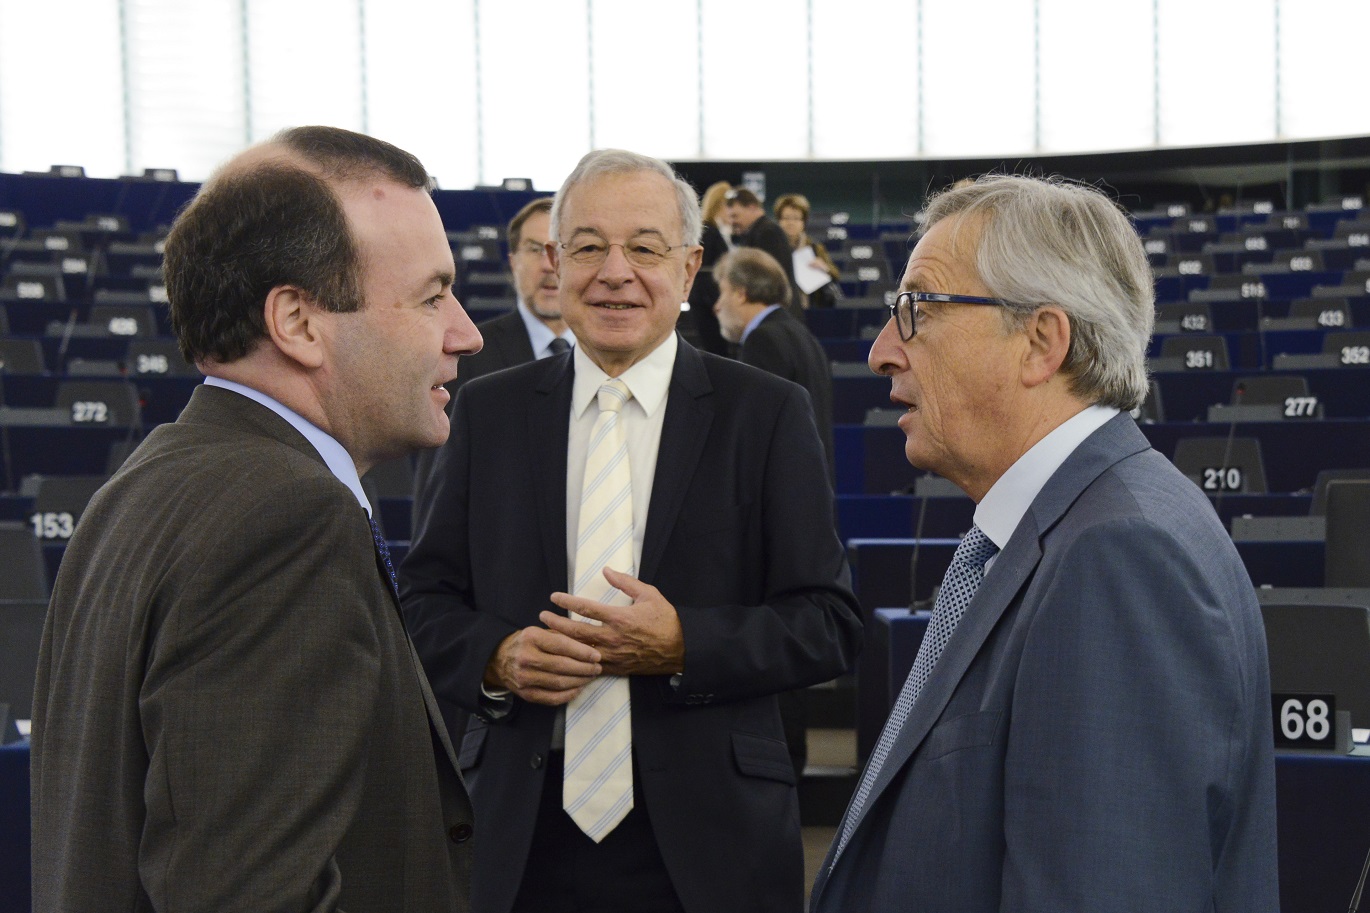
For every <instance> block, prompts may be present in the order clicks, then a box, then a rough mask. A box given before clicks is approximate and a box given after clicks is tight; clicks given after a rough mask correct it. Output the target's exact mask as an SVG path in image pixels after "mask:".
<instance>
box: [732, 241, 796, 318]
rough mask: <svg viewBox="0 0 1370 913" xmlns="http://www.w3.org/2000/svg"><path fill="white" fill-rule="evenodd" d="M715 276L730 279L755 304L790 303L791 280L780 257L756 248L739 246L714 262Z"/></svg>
mask: <svg viewBox="0 0 1370 913" xmlns="http://www.w3.org/2000/svg"><path fill="white" fill-rule="evenodd" d="M714 279H715V280H717V281H720V282H722V281H726V282H727V283H728V284H729V285H731V286H732V287H733V288H737V289H741V290H742V294H743V295H745V296H746V297H747V300H748V301H750V302H752V303H753V304H767V305H769V304H789V303H790V296H791V292H790V279H789V277H788V276H786V275H785V270H784V269H783V268H782V267H781V266H780V264H779V263H777V262H776V259H775V258H774V257H772V256H771V255H770V254H768V253H766V252H765V251H764V250H761V249H759V248H755V247H737V248H734V249H733V250H730V251H728V252H727V253H726V254H724V255H723V256H721V257H719V258H718V260H717V261H716V262H715V263H714Z"/></svg>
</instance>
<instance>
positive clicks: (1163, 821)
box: [811, 415, 1279, 913]
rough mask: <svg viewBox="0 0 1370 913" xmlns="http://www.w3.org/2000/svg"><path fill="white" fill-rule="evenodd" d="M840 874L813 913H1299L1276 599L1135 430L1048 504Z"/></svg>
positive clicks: (1013, 543)
mask: <svg viewBox="0 0 1370 913" xmlns="http://www.w3.org/2000/svg"><path fill="white" fill-rule="evenodd" d="M833 856H834V853H833V852H832V851H830V852H829V856H828V859H827V861H826V862H825V863H824V866H823V869H822V870H821V872H820V874H819V877H818V880H817V883H816V885H815V887H814V892H813V900H812V904H811V909H812V910H813V911H815V913H829V911H837V910H844V911H846V910H862V911H868V910H869V911H893V910H919V911H923V913H936V911H942V910H947V911H950V910H957V911H966V910H975V911H991V910H1081V911H1082V910H1089V911H1092V913H1098V911H1114V910H1117V911H1122V910H1137V909H1155V910H1194V911H1204V910H1216V911H1234V913H1262V911H1274V910H1277V909H1278V906H1279V898H1278V891H1277V884H1276V880H1277V876H1276V864H1277V863H1276V853H1275V785H1274V761H1273V747H1272V737H1271V722H1270V688H1269V675H1268V672H1267V665H1266V652H1265V636H1264V631H1263V628H1262V624H1261V618H1260V612H1259V608H1258V606H1257V603H1256V598H1255V593H1254V590H1253V589H1252V586H1251V581H1250V578H1249V577H1248V576H1247V574H1246V571H1245V569H1244V567H1243V566H1242V563H1241V561H1240V559H1239V558H1238V556H1237V554H1236V550H1235V548H1234V547H1233V546H1232V543H1231V540H1230V539H1229V538H1228V536H1227V534H1226V532H1225V531H1224V530H1223V528H1222V526H1221V524H1220V523H1219V522H1218V520H1217V518H1216V516H1215V515H1214V513H1213V509H1212V507H1211V506H1210V505H1209V503H1208V501H1207V499H1206V498H1205V497H1204V496H1203V495H1202V493H1200V492H1199V490H1198V489H1197V488H1196V487H1195V486H1194V485H1193V484H1192V483H1190V482H1188V481H1187V480H1186V479H1185V478H1184V477H1183V476H1182V475H1181V474H1180V473H1179V472H1178V471H1177V470H1175V468H1174V467H1173V466H1171V464H1170V463H1169V462H1168V461H1167V460H1165V458H1163V457H1162V456H1161V455H1160V454H1158V453H1156V452H1155V451H1154V450H1152V449H1151V448H1150V447H1149V446H1148V444H1147V442H1146V439H1145V438H1144V437H1143V436H1142V435H1141V433H1140V432H1139V431H1138V430H1137V428H1136V427H1135V425H1134V423H1133V422H1132V420H1131V419H1130V418H1129V417H1128V416H1126V415H1120V416H1118V417H1116V418H1114V419H1113V420H1111V421H1110V422H1109V423H1108V424H1106V425H1105V426H1104V427H1102V428H1100V429H1099V430H1098V431H1097V432H1095V433H1094V434H1093V435H1092V436H1090V437H1089V438H1088V439H1087V440H1086V441H1085V442H1084V443H1083V444H1082V445H1081V446H1080V447H1079V448H1078V449H1077V450H1076V451H1075V453H1073V454H1072V455H1071V456H1070V457H1069V459H1067V460H1066V462H1065V463H1064V464H1063V465H1062V466H1061V468H1060V469H1059V470H1058V471H1057V472H1056V474H1055V475H1053V476H1052V478H1051V479H1050V480H1049V481H1048V482H1047V484H1046V486H1045V487H1044V488H1043V490H1042V491H1041V493H1040V494H1039V495H1038V497H1037V498H1036V500H1035V501H1033V503H1032V506H1031V507H1030V508H1029V510H1028V512H1027V514H1026V515H1025V516H1024V518H1023V520H1022V522H1021V523H1020V525H1019V527H1018V529H1017V530H1016V531H1015V533H1014V534H1013V537H1012V539H1010V541H1009V542H1008V544H1007V545H1006V546H1005V547H1004V549H1003V551H1002V552H1000V554H999V556H998V558H997V560H996V562H995V563H994V564H993V565H992V566H991V567H990V569H989V572H988V573H987V574H986V576H985V580H984V583H983V584H981V587H980V589H979V591H978V592H977V593H976V595H975V598H974V600H973V601H972V602H971V604H970V606H969V608H968V610H967V612H966V615H965V617H964V618H963V619H962V621H961V623H960V625H959V627H958V628H957V629H956V632H955V634H954V635H953V636H952V638H951V640H950V641H949V642H948V644H947V646H946V649H945V652H944V653H943V654H942V657H941V659H940V661H939V662H938V664H937V666H936V667H935V669H934V670H933V672H932V675H931V677H930V678H929V679H928V681H927V684H926V685H925V686H924V690H923V692H922V694H921V695H920V697H919V699H918V701H917V703H916V704H915V706H914V707H913V710H912V712H911V714H910V716H909V718H908V720H907V721H906V723H905V725H904V727H903V729H902V730H901V733H900V735H899V737H898V740H897V741H896V743H895V746H894V748H893V750H892V752H891V754H890V757H889V759H888V761H887V762H886V764H885V765H884V767H883V768H882V770H881V772H880V775H879V777H878V778H877V779H876V781H875V784H874V788H873V790H872V792H871V796H870V799H869V800H868V802H867V803H866V806H865V813H864V815H863V816H862V817H861V819H860V821H859V823H858V825H857V828H856V830H855V832H854V834H853V836H852V839H851V842H850V844H849V845H848V846H847V847H846V848H845V849H844V850H843V852H842V853H841V854H840V856H838V857H837V858H836V859H835V860H834V858H833Z"/></svg>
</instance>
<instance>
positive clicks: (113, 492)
mask: <svg viewBox="0 0 1370 913" xmlns="http://www.w3.org/2000/svg"><path fill="white" fill-rule="evenodd" d="M427 183H428V174H427V171H426V170H425V169H424V168H423V165H422V164H421V163H420V162H419V161H418V160H417V159H415V158H414V157H413V156H411V155H409V154H408V153H407V152H403V151H402V150H399V149H396V148H395V147H394V146H391V145H389V144H388V143H383V142H381V141H379V140H375V139H372V138H370V137H366V136H361V135H359V134H355V133H350V132H348V131H344V130H338V129H335V128H327V127H303V128H296V129H293V130H288V131H285V132H283V133H282V134H280V135H278V136H277V137H275V138H274V139H272V140H270V141H268V142H267V143H264V144H262V145H260V146H257V147H254V148H252V149H250V150H248V151H247V152H245V153H243V154H241V155H240V156H238V157H237V158H236V159H234V160H233V161H232V162H230V163H229V164H228V165H227V166H226V167H225V168H224V169H223V170H221V171H220V172H219V173H218V174H216V175H215V176H214V177H213V178H211V179H210V180H209V181H208V182H207V183H206V184H205V186H204V187H203V188H202V189H201V190H200V192H199V194H198V195H197V196H196V198H195V200H194V201H193V202H192V203H191V204H190V206H189V207H188V208H187V209H186V210H185V211H184V212H183V213H182V214H181V215H180V216H179V217H178V219H177V221H176V224H175V225H174V226H173V228H172V231H171V234H170V236H169V237H168V240H167V244H166V261H165V270H166V277H167V288H168V293H169V296H170V299H171V309H172V322H173V324H174V326H175V328H176V333H177V335H178V337H179V340H180V344H181V349H182V351H183V352H184V354H185V356H186V358H187V359H189V360H191V361H193V362H195V363H196V365H197V366H199V368H200V369H201V370H202V371H203V372H204V373H205V374H206V375H208V380H207V381H206V382H205V384H204V385H203V386H201V387H200V388H198V389H197V390H196V391H195V393H194V395H193V396H192V397H191V400H190V403H189V405H188V406H187V407H186V409H185V411H184V412H183V413H182V415H181V417H180V418H179V419H178V420H177V421H176V422H175V423H173V424H170V425H163V426H161V427H159V428H157V429H156V430H154V431H153V432H152V433H151V434H150V435H149V436H148V438H147V440H146V441H144V442H143V444H142V445H141V446H140V447H139V448H138V449H137V451H135V452H134V453H133V455H132V456H130V457H129V459H128V461H127V462H125V463H124V465H123V467H122V468H120V470H119V471H118V473H116V474H115V476H114V477H113V478H112V479H111V480H110V481H109V483H108V484H107V485H105V487H104V488H103V489H101V491H100V492H99V493H98V494H97V495H96V496H95V498H94V499H93V500H92V502H91V504H90V507H89V508H88V509H87V511H86V513H85V515H84V516H83V517H82V520H81V523H80V525H79V526H78V528H77V530H76V534H75V536H73V538H72V540H71V543H70V546H69V548H68V550H67V552H66V556H65V559H64V561H63V564H62V569H61V573H60V574H59V575H58V578H57V584H56V587H55V589H54V592H53V597H52V604H51V607H50V609H49V613H48V619H47V625H46V628H45V630H44V633H43V642H42V648H41V655H40V657H39V668H38V679H37V685H36V688H35V694H34V716H33V775H32V800H33V860H34V864H33V898H34V910H35V911H37V913H55V911H62V913H80V911H92V913H94V911H106V910H128V911H139V910H186V911H188V910H254V911H301V910H311V911H332V910H340V909H345V910H348V911H352V913H355V911H358V910H370V911H392V910H406V911H424V913H427V911H436V910H443V911H449V910H465V909H467V908H468V901H467V895H468V888H469V882H470V868H471V859H472V852H473V844H474V840H472V839H471V838H472V836H473V825H472V812H471V804H470V801H469V799H468V797H467V794H466V790H465V787H464V785H463V783H462V780H461V777H460V775H459V773H458V768H457V764H456V758H455V756H454V754H453V751H452V747H451V745H450V743H449V742H448V740H447V737H446V733H445V731H444V729H443V726H442V722H441V718H440V716H439V711H438V708H437V706H436V704H435V702H434V700H433V696H432V694H431V692H430V690H429V688H428V684H427V682H426V680H425V678H424V676H423V673H422V670H421V668H420V666H419V664H418V660H417V657H416V656H415V655H414V653H413V649H412V647H411V646H410V644H409V640H408V638H407V637H406V635H405V631H404V626H403V622H402V619H401V617H400V608H399V602H398V597H397V593H396V589H395V584H394V572H393V570H392V569H391V566H390V558H389V554H388V551H387V550H386V549H385V547H384V540H382V539H380V537H379V536H378V535H376V534H375V531H374V527H371V528H369V527H368V513H369V512H370V505H369V504H368V503H367V502H366V498H365V495H364V494H363V493H362V489H361V484H360V481H359V474H360V473H364V472H365V471H366V470H367V468H369V467H370V466H371V465H373V464H375V463H376V462H377V461H379V460H382V459H388V458H391V457H395V456H398V455H400V454H403V453H405V452H407V451H410V450H412V449H414V448H416V447H422V446H429V447H431V446H435V445H437V444H440V443H442V441H443V440H445V439H446V437H447V434H448V419H447V415H446V413H445V411H444V407H445V405H446V403H447V392H446V390H444V389H443V386H442V385H443V383H445V382H446V381H448V380H450V379H451V378H452V377H453V376H454V374H455V373H456V370H457V359H458V356H459V355H462V354H467V353H472V352H475V351H476V350H477V349H479V347H480V335H479V333H478V332H477V331H476V330H475V328H474V327H473V326H472V324H471V322H470V320H469V318H467V316H466V314H465V313H464V312H463V311H462V309H461V306H460V305H459V304H458V303H457V301H456V300H455V299H454V298H453V297H452V294H451V285H452V281H453V263H452V256H451V251H450V249H449V248H448V245H447V239H446V235H445V233H444V231H443V226H442V223H441V221H440V219H439V217H438V213H437V209H436V208H435V207H434V205H433V201H432V199H431V198H430V197H429V195H428V192H427Z"/></svg>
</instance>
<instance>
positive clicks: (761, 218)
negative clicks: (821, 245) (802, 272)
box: [725, 187, 804, 318]
mask: <svg viewBox="0 0 1370 913" xmlns="http://www.w3.org/2000/svg"><path fill="white" fill-rule="evenodd" d="M725 196H726V199H727V201H728V221H729V222H731V223H732V227H733V237H732V241H733V246H734V247H754V248H756V249H757V250H764V251H765V252H766V253H768V254H770V255H771V256H772V257H774V258H775V262H776V263H779V264H780V268H781V269H783V270H784V271H785V277H786V278H787V279H789V281H790V288H791V289H793V292H792V293H791V295H790V303H789V305H788V307H789V309H790V313H792V314H794V315H795V316H796V317H800V318H802V317H803V316H804V293H803V292H801V291H800V290H799V286H798V285H796V284H795V281H794V249H793V248H792V247H790V239H789V238H787V237H785V231H784V229H782V228H781V227H780V226H779V225H777V224H776V223H775V220H774V219H772V218H771V217H770V216H768V215H766V208H765V207H764V206H762V205H761V199H760V198H759V197H758V196H757V195H756V194H754V193H752V192H751V191H750V190H748V189H747V188H746V187H736V188H734V189H732V190H729V191H728V192H727V194H726V195H725Z"/></svg>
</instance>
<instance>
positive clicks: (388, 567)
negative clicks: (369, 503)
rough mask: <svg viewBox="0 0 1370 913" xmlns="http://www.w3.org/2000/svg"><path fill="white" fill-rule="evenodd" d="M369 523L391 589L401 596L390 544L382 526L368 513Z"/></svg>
mask: <svg viewBox="0 0 1370 913" xmlns="http://www.w3.org/2000/svg"><path fill="white" fill-rule="evenodd" d="M366 522H367V524H368V525H369V526H370V527H371V541H373V542H375V543H376V557H377V558H380V559H381V564H382V565H383V566H384V567H385V572H386V574H388V575H389V576H390V589H391V591H392V592H394V594H395V598H396V599H398V598H399V597H400V582H399V579H398V578H396V576H395V565H394V563H393V562H392V561H391V560H390V546H389V545H386V543H385V537H384V536H382V535H381V528H380V527H379V526H377V525H376V521H375V520H373V519H371V517H370V516H369V515H368V516H367V518H366Z"/></svg>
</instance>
